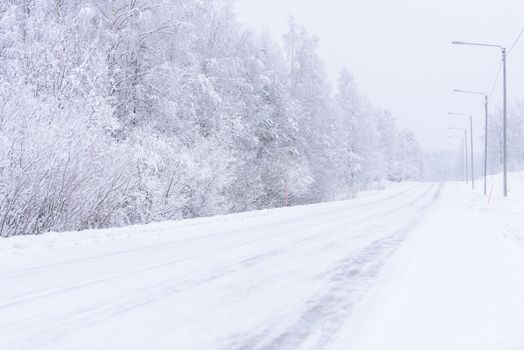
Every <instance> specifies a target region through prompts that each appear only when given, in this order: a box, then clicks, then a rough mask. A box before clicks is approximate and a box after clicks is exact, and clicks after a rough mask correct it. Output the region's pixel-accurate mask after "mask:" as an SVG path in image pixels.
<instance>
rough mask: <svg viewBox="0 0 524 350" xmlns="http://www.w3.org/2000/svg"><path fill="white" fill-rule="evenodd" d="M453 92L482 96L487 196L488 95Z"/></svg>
mask: <svg viewBox="0 0 524 350" xmlns="http://www.w3.org/2000/svg"><path fill="white" fill-rule="evenodd" d="M453 91H454V92H459V93H464V94H475V95H481V96H484V112H485V118H484V195H487V186H488V185H487V181H488V180H487V178H488V100H489V96H488V94H485V93H483V92H478V91H469V90H459V89H455V90H453Z"/></svg>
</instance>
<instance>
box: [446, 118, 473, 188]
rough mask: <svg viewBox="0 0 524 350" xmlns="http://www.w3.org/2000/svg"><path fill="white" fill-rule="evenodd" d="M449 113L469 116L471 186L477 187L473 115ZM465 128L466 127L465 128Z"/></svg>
mask: <svg viewBox="0 0 524 350" xmlns="http://www.w3.org/2000/svg"><path fill="white" fill-rule="evenodd" d="M448 114H449V115H458V116H461V117H469V138H470V143H471V147H470V152H471V187H472V188H473V189H475V168H474V157H473V117H472V116H471V114H465V113H454V112H448ZM464 130H465V129H464Z"/></svg>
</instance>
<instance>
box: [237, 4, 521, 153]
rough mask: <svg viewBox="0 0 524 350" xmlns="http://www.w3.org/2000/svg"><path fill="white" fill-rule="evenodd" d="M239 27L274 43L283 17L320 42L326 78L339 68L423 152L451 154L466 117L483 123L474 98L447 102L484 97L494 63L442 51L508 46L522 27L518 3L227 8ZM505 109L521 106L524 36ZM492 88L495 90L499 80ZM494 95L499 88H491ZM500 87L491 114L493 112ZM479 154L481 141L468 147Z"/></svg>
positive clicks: (492, 53)
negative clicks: (265, 34)
mask: <svg viewBox="0 0 524 350" xmlns="http://www.w3.org/2000/svg"><path fill="white" fill-rule="evenodd" d="M236 1H237V5H236V6H237V13H238V16H239V19H240V20H241V21H242V22H244V23H246V24H248V25H249V26H251V27H253V28H256V29H265V30H268V31H269V32H270V33H272V34H273V35H274V37H275V38H276V39H277V40H280V39H281V37H282V34H283V33H284V32H285V31H286V29H287V22H288V18H289V16H291V15H292V16H293V17H295V19H296V20H297V22H298V23H300V24H301V25H303V26H304V27H306V28H307V29H308V31H309V32H310V33H312V34H314V35H315V36H317V37H318V38H319V39H320V46H319V54H320V56H321V57H322V58H323V59H324V61H325V62H326V68H327V71H328V73H329V76H330V78H331V79H332V80H333V81H334V79H335V78H336V76H337V74H338V72H339V71H340V69H341V68H342V67H343V66H346V67H347V68H348V69H349V70H350V71H351V72H352V73H353V74H354V75H355V78H356V79H357V81H358V83H359V86H360V89H361V91H362V92H363V94H364V95H366V96H367V97H368V99H369V100H370V101H371V102H372V103H373V104H374V105H375V106H379V107H383V108H386V109H388V110H390V111H391V112H392V113H393V114H394V115H395V117H396V119H397V122H398V124H399V125H400V126H401V127H405V128H410V129H412V130H414V131H415V132H416V134H417V138H418V139H419V141H420V143H421V145H422V147H423V148H425V149H435V148H444V147H451V146H449V145H448V136H447V135H448V134H449V131H448V130H447V128H448V127H449V126H465V125H466V120H461V119H460V117H448V116H447V115H446V112H447V111H455V112H463V113H471V114H474V117H475V118H476V121H475V128H476V132H477V135H479V136H480V133H479V132H480V131H481V128H482V125H483V124H482V123H483V105H482V97H480V96H479V97H477V96H473V95H472V96H469V95H461V94H456V93H453V92H451V90H453V89H455V88H458V89H464V90H479V91H488V92H489V90H490V89H491V87H492V85H493V82H494V79H495V76H496V73H497V70H498V67H499V63H500V51H499V50H497V49H494V48H493V49H492V48H482V47H471V46H468V47H466V46H452V45H451V41H453V40H462V41H477V42H493V43H497V44H501V45H505V46H508V47H509V46H511V44H512V43H513V41H514V40H515V39H516V37H517V35H518V33H519V32H520V30H521V29H522V28H523V27H524V0H440V1H437V0H236ZM508 59H509V61H508V82H509V100H510V101H513V100H515V99H518V98H524V36H523V38H522V39H521V42H520V43H519V44H518V45H517V46H516V47H515V49H514V51H513V52H512V53H511V55H510V57H509V58H508ZM500 81H501V80H500ZM499 86H500V87H499ZM501 89H502V88H501V85H498V86H497V89H496V92H495V93H494V94H493V96H492V101H491V103H492V106H494V107H495V106H497V105H500V104H501V101H502V100H501V99H502V97H501V96H502V94H501ZM476 142H477V145H476V148H477V150H481V145H482V143H481V140H476Z"/></svg>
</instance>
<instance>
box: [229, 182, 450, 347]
mask: <svg viewBox="0 0 524 350" xmlns="http://www.w3.org/2000/svg"><path fill="white" fill-rule="evenodd" d="M442 187H443V185H440V186H439V188H438V190H437V191H436V192H435V193H434V195H433V196H432V197H431V201H430V202H429V203H427V204H425V205H424V206H423V207H422V208H420V210H421V212H422V213H421V215H419V216H415V217H414V218H413V219H412V220H411V221H409V222H407V223H406V224H405V225H404V226H403V227H401V228H400V229H397V230H396V231H394V232H393V233H392V234H390V235H388V236H386V237H383V238H380V239H377V240H375V241H374V242H373V243H371V244H370V245H368V246H367V247H366V248H364V249H363V250H362V251H361V252H360V253H358V254H357V255H354V254H351V255H349V256H347V257H346V258H344V259H343V260H342V261H340V262H339V263H338V264H337V266H335V267H334V269H333V270H332V271H329V272H327V273H328V274H329V275H330V276H331V277H330V279H329V281H328V283H327V285H326V290H325V291H324V292H322V293H320V294H318V295H316V296H315V297H314V298H312V299H311V300H309V301H308V302H307V304H306V308H305V309H304V311H303V313H302V314H301V315H300V316H299V317H298V318H297V319H296V320H295V321H294V323H292V324H290V325H288V326H286V327H283V329H284V331H283V332H279V333H275V332H274V331H272V329H275V328H277V329H278V328H279V327H275V324H272V325H270V326H267V327H266V328H265V329H264V330H263V331H261V332H260V333H256V334H251V335H237V336H236V337H235V338H233V339H232V340H230V343H229V344H228V345H226V346H225V349H228V350H247V349H250V350H251V349H252V350H272V349H279V350H281V349H282V350H284V349H297V348H299V347H300V346H301V345H304V344H307V346H305V348H307V349H321V348H322V347H323V346H325V345H326V344H328V343H329V341H330V340H331V339H332V337H333V336H334V335H335V334H336V333H337V331H338V330H339V329H340V327H342V326H343V324H344V322H345V321H346V320H347V319H348V317H350V315H351V312H352V310H353V308H354V306H355V305H356V304H357V303H358V302H359V301H360V300H361V298H362V297H363V296H364V295H365V294H366V291H367V290H369V288H371V287H372V285H373V281H374V280H376V278H377V277H378V275H379V273H380V271H381V269H382V267H383V266H384V265H385V264H386V262H387V261H388V260H389V258H390V257H391V256H392V255H393V254H394V253H395V252H396V251H397V249H398V248H399V247H400V245H401V244H402V242H404V240H405V239H406V238H407V236H408V235H409V233H411V232H412V231H413V230H414V229H415V228H416V226H417V225H418V224H419V222H420V221H421V220H422V218H423V217H424V216H425V215H424V214H427V212H428V211H429V210H430V209H431V208H432V207H433V206H434V204H435V203H436V201H437V199H438V197H439V196H440V193H441V192H442ZM363 287H364V288H363Z"/></svg>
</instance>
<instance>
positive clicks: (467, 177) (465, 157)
mask: <svg viewBox="0 0 524 350" xmlns="http://www.w3.org/2000/svg"><path fill="white" fill-rule="evenodd" d="M448 130H459V131H462V132H464V169H466V171H465V174H466V184H469V174H468V133H467V131H466V129H464V128H448Z"/></svg>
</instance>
